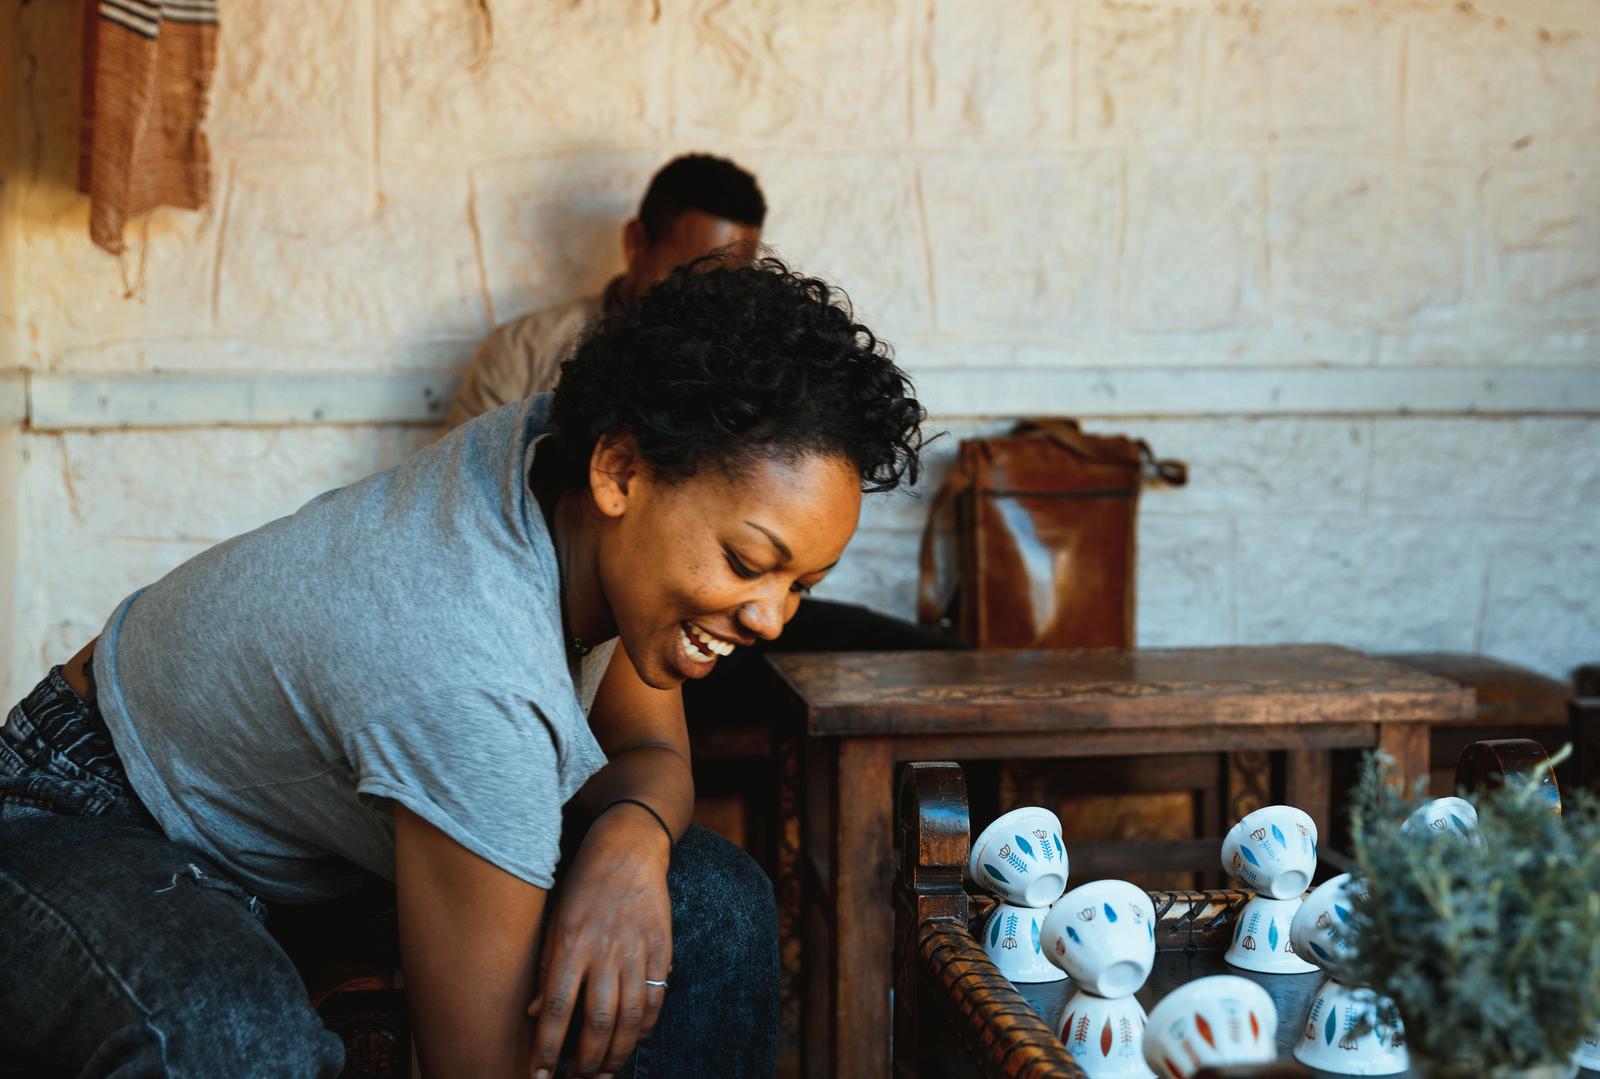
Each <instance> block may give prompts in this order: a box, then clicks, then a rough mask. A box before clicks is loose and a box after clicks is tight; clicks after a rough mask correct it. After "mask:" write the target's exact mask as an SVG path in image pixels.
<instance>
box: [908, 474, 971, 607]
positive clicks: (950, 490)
mask: <svg viewBox="0 0 1600 1079" xmlns="http://www.w3.org/2000/svg"><path fill="white" fill-rule="evenodd" d="M971 486H972V474H971V472H970V471H969V470H968V468H967V458H966V453H965V452H963V453H962V455H961V458H960V460H958V461H957V462H956V467H955V469H954V470H953V471H952V472H951V473H950V475H948V476H946V477H945V481H944V483H943V485H942V486H940V488H939V493H938V494H936V495H934V496H933V504H932V505H931V506H929V507H928V519H927V521H926V522H924V523H923V526H922V548H921V550H920V551H919V552H918V554H917V621H918V622H920V623H922V624H923V625H925V626H937V625H938V624H939V620H940V618H941V617H942V616H941V614H940V604H939V575H938V570H937V567H936V566H935V565H934V546H935V544H934V539H935V535H936V533H937V532H938V528H939V520H940V518H942V517H943V516H944V514H945V513H946V512H948V511H949V509H950V507H951V505H952V504H953V503H954V502H955V498H956V496H957V495H958V494H960V493H961V492H962V491H965V490H967V489H968V488H970V487H971Z"/></svg>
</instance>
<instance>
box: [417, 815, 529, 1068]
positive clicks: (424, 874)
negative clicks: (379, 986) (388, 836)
mask: <svg viewBox="0 0 1600 1079" xmlns="http://www.w3.org/2000/svg"><path fill="white" fill-rule="evenodd" d="M394 823H395V885H396V889H397V891H398V896H399V916H400V953H401V958H402V961H403V962H404V964H405V977H406V996H407V999H408V1001H409V1005H410V1009H411V1022H412V1027H413V1030H414V1032H415V1035H416V1042H417V1051H418V1054H419V1055H420V1057H421V1064H422V1074H423V1075H424V1076H426V1077H427V1079H441V1077H452V1076H463V1077H473V1079H478V1077H483V1079H502V1077H503V1079H528V1075H529V1061H530V1059H531V1056H532V1052H533V1022H532V1021H531V1020H530V1019H529V1018H528V1015H527V1012H526V1008H527V1005H528V999H529V997H530V996H531V995H532V994H533V991H534V976H535V974H536V972H537V969H538V957H539V921H540V918H541V917H542V915H543V913H544V902H545V891H544V889H542V888H538V887H535V886H534V885H532V884H529V883H528V882H526V881H524V880H519V879H518V878H516V877H514V876H512V875H511V874H509V873H507V872H506V871H505V870H503V869H499V868H497V867H496V866H494V865H492V864H490V863H489V862H486V861H484V860H483V859H482V858H479V857H478V856H477V855H476V854H473V853H472V852H471V851H469V850H467V849H466V848H464V847H462V846H461V845H460V844H458V843H456V842H455V841H454V840H452V839H451V838H450V837H448V836H446V835H445V834H444V833H443V832H441V831H439V830H438V829H437V828H435V827H434V826H433V825H431V824H429V823H428V822H427V821H425V820H423V819H422V818H421V817H419V816H417V815H416V814H414V813H412V812H411V811H410V810H408V809H406V808H405V807H404V806H402V805H399V804H398V803H396V804H395V807H394Z"/></svg>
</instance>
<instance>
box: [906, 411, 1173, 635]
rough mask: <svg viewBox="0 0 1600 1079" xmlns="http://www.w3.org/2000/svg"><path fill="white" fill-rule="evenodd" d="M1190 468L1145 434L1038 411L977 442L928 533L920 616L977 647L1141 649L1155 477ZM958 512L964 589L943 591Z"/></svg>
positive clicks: (965, 450)
mask: <svg viewBox="0 0 1600 1079" xmlns="http://www.w3.org/2000/svg"><path fill="white" fill-rule="evenodd" d="M1187 479H1188V468H1187V466H1186V465H1184V463H1183V462H1181V461H1173V460H1158V459H1157V458H1156V456H1155V454H1153V453H1152V452H1151V450H1150V447H1149V446H1148V445H1147V444H1146V443H1145V442H1144V441H1143V440H1137V439H1130V438H1127V437H1125V436H1122V435H1088V434H1084V433H1083V431H1082V430H1081V429H1080V427H1079V426H1078V423H1077V421H1076V420H1071V419H1064V418H1036V419H1027V420H1023V421H1021V422H1019V423H1018V424H1017V425H1016V427H1015V428H1013V429H1012V431H1011V433H1010V434H1009V435H1005V436H1003V437H999V438H978V439H967V440H964V441H963V442H962V443H961V447H960V453H959V457H958V459H957V463H956V468H955V470H954V471H953V472H952V473H951V474H950V477H949V478H948V479H947V480H946V481H945V483H944V486H943V487H941V488H940V490H939V493H938V495H937V496H935V498H934V502H933V505H932V506H931V507H930V509H929V513H928V522H927V525H926V526H925V528H924V529H923V533H922V551H921V565H920V581H919V585H918V602H917V615H918V618H919V620H920V621H921V622H923V623H924V624H926V625H941V626H943V627H944V628H946V629H947V630H954V631H955V632H956V633H958V634H959V636H960V637H961V639H962V640H963V641H964V642H965V643H966V644H967V645H968V646H970V647H973V648H1131V647H1133V645H1134V597H1135V588H1134V581H1135V568H1136V564H1135V554H1134V548H1135V541H1136V533H1137V528H1136V525H1137V520H1138V506H1139V493H1140V490H1141V488H1142V486H1143V485H1144V484H1145V483H1146V482H1151V481H1158V482H1161V483H1165V484H1168V485H1170V486H1181V485H1182V484H1184V483H1185V482H1186V481H1187ZM952 508H953V509H954V511H955V519H956V557H955V578H956V588H955V593H954V596H953V599H952V600H951V601H950V602H946V601H945V599H944V597H943V596H942V595H941V590H940V586H939V574H938V572H937V567H936V565H935V563H936V557H935V554H936V547H937V546H938V543H937V540H938V535H937V532H938V528H939V525H940V521H941V520H942V519H943V517H944V516H945V514H946V513H947V512H948V511H949V510H950V509H952Z"/></svg>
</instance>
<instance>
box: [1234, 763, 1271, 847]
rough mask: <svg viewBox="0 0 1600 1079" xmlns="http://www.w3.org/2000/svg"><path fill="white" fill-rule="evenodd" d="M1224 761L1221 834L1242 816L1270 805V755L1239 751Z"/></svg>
mask: <svg viewBox="0 0 1600 1079" xmlns="http://www.w3.org/2000/svg"><path fill="white" fill-rule="evenodd" d="M1226 759H1227V771H1226V778H1225V781H1226V784H1227V793H1226V794H1225V795H1224V801H1223V814H1222V815H1223V821H1222V829H1223V831H1224V832H1226V831H1227V830H1228V829H1229V828H1232V827H1233V826H1234V824H1236V823H1237V822H1238V820H1239V818H1240V817H1242V816H1244V815H1245V814H1247V813H1254V812H1255V811H1256V810H1258V809H1260V808H1261V807H1262V806H1264V805H1271V804H1272V754H1270V753H1268V752H1267V751H1266V750H1264V749H1241V750H1235V751H1234V752H1232V753H1229V754H1227V755H1226Z"/></svg>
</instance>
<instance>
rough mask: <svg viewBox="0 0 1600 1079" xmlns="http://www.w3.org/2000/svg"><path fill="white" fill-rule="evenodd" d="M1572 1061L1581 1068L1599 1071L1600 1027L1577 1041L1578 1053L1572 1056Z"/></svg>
mask: <svg viewBox="0 0 1600 1079" xmlns="http://www.w3.org/2000/svg"><path fill="white" fill-rule="evenodd" d="M1572 1060H1573V1063H1575V1064H1577V1065H1578V1066H1579V1067H1581V1068H1588V1069H1589V1070H1591V1071H1600V1027H1595V1028H1594V1029H1593V1030H1591V1031H1589V1033H1587V1034H1585V1035H1584V1036H1583V1038H1582V1039H1581V1040H1579V1042H1578V1051H1577V1052H1576V1053H1574V1054H1573V1056H1572Z"/></svg>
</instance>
